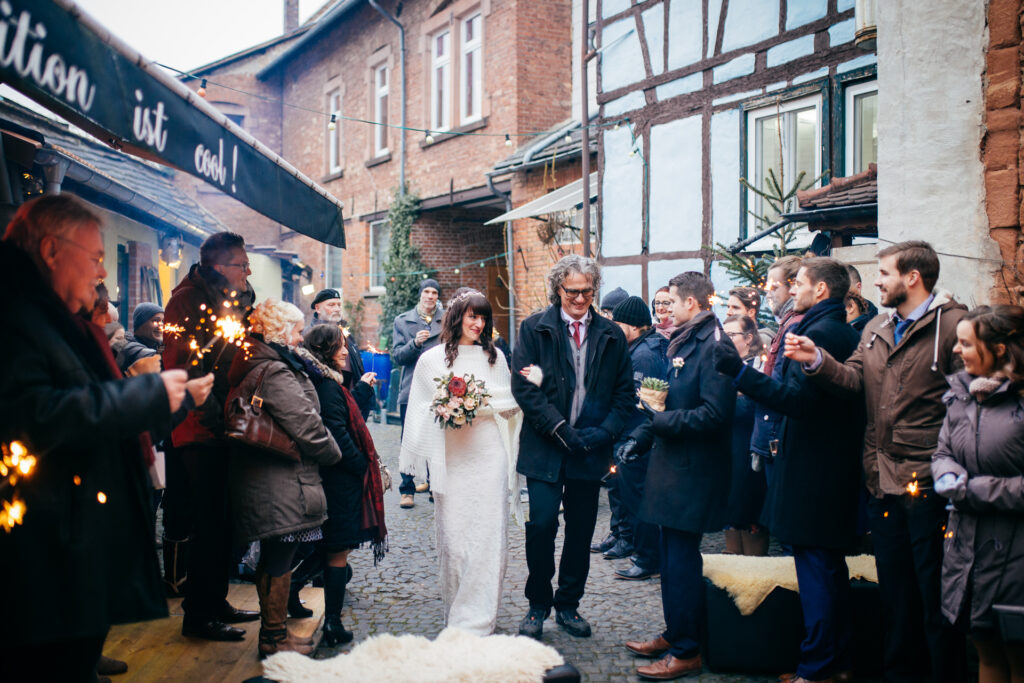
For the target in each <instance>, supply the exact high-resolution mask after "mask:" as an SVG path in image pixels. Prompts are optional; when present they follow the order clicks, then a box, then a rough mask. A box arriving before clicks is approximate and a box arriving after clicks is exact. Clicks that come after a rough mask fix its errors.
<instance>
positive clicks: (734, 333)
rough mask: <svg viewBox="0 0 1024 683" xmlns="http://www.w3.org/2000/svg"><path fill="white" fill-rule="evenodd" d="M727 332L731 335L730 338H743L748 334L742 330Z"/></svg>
mask: <svg viewBox="0 0 1024 683" xmlns="http://www.w3.org/2000/svg"><path fill="white" fill-rule="evenodd" d="M725 334H726V336H728V337H729V339H735V338H736V337H739V338H740V339H743V338H744V337H746V336H747V335H745V334H744V333H742V332H726V333H725Z"/></svg>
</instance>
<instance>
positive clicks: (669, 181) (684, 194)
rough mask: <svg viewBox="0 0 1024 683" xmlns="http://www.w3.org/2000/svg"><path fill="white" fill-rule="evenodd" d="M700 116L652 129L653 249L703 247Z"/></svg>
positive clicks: (677, 249) (684, 249)
mask: <svg viewBox="0 0 1024 683" xmlns="http://www.w3.org/2000/svg"><path fill="white" fill-rule="evenodd" d="M702 167H703V161H702V156H701V117H699V116H690V117H688V118H685V119H676V120H675V121H672V122H670V123H665V124H662V125H660V126H654V127H652V128H651V159H650V168H651V170H650V174H651V175H650V179H651V180H650V183H651V204H650V221H651V242H650V247H651V252H652V253H657V252H659V251H694V250H697V249H700V247H701V220H702V214H703V211H702V208H703V207H702V204H703V200H702V197H701V168H702Z"/></svg>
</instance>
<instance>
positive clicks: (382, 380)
mask: <svg viewBox="0 0 1024 683" xmlns="http://www.w3.org/2000/svg"><path fill="white" fill-rule="evenodd" d="M359 355H360V356H361V357H362V359H363V371H364V372H376V373H377V391H378V396H380V400H381V401H384V402H386V401H387V400H388V386H389V385H390V384H391V354H388V353H373V352H372V351H360V352H359Z"/></svg>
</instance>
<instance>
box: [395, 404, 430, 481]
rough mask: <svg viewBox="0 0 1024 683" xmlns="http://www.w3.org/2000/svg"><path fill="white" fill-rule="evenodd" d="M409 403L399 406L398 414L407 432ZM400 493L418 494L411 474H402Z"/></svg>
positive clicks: (428, 476) (403, 429) (403, 431)
mask: <svg viewBox="0 0 1024 683" xmlns="http://www.w3.org/2000/svg"><path fill="white" fill-rule="evenodd" d="M408 408H409V404H408V403H402V404H399V406H398V414H399V415H400V416H401V418H402V433H403V434H404V433H405V411H406V410H408ZM429 483H430V473H429V472H428V473H427V484H429ZM398 493H400V494H401V495H403V496H404V495H406V494H408V495H410V496H414V495H416V482H415V481H413V478H412V475H411V474H402V483H401V484H399V485H398Z"/></svg>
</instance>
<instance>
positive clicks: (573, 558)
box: [526, 477, 601, 610]
mask: <svg viewBox="0 0 1024 683" xmlns="http://www.w3.org/2000/svg"><path fill="white" fill-rule="evenodd" d="M526 488H527V490H528V491H529V494H530V521H528V522H527V523H526V566H527V569H528V570H529V577H528V578H527V579H526V599H527V600H529V601H530V607H531V608H536V609H543V610H550V609H551V607H552V606H554V608H555V609H556V610H563V609H576V608H577V607H579V604H580V599H581V598H582V597H583V589H584V588H585V586H586V584H587V575H588V574H589V573H590V540H591V538H593V536H594V525H595V524H596V523H597V500H598V494H599V493H600V491H601V483H600V482H598V481H582V480H579V479H563V480H561V481H557V482H553V483H552V482H547V481H541V480H540V479H531V478H529V477H527V479H526ZM559 504H561V505H562V507H563V508H564V510H565V513H564V516H565V541H564V542H563V544H562V558H561V560H560V561H559V564H558V590H557V591H556V592H555V593H554V595H552V591H551V579H552V578H553V577H554V575H555V535H556V534H557V533H558V506H559Z"/></svg>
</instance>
